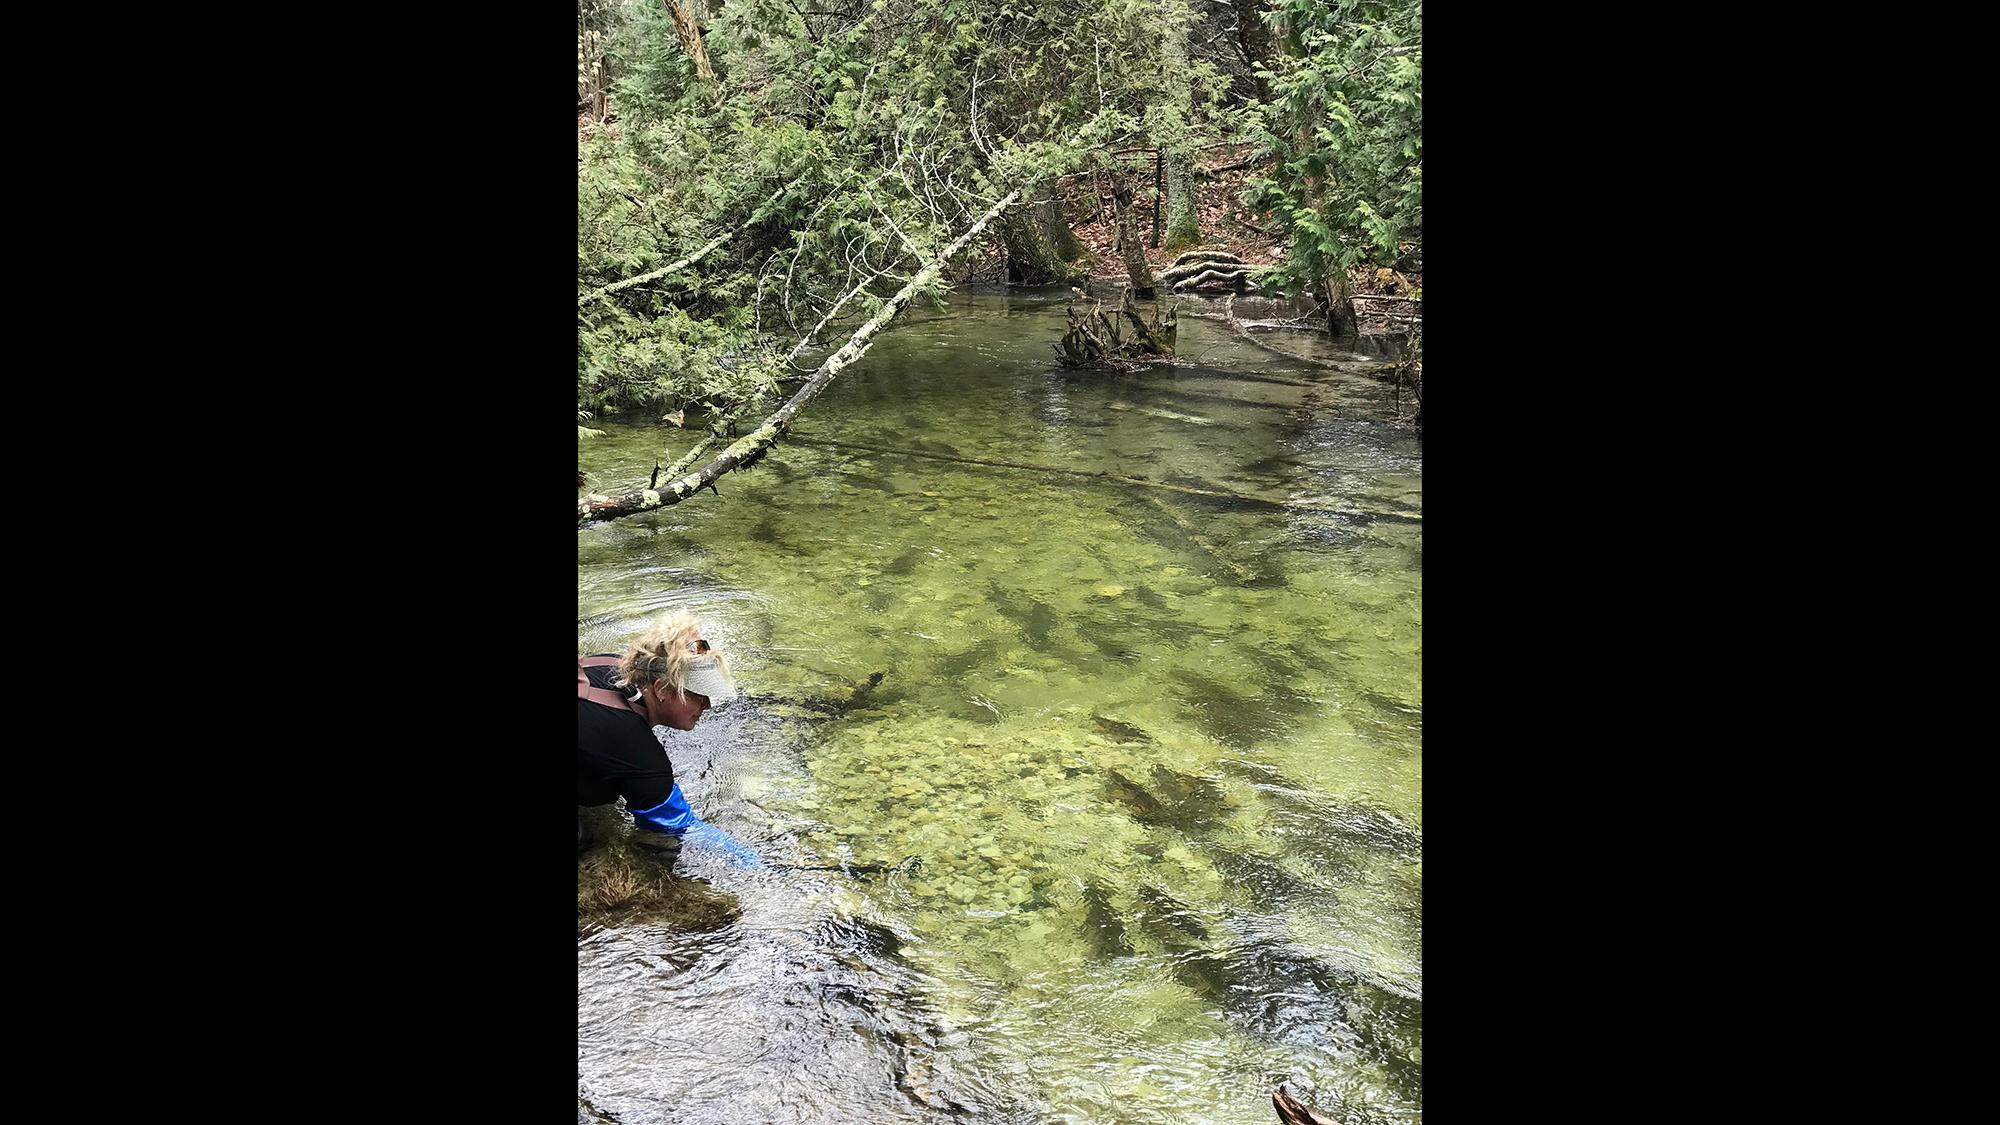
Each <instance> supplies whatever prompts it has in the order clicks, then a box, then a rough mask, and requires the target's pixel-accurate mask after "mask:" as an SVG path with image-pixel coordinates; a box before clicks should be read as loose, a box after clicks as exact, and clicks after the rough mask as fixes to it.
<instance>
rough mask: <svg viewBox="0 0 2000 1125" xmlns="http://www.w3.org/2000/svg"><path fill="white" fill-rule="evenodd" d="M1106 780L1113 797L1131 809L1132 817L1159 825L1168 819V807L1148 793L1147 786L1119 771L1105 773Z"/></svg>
mask: <svg viewBox="0 0 2000 1125" xmlns="http://www.w3.org/2000/svg"><path fill="white" fill-rule="evenodd" d="M1105 780H1106V781H1108V782H1109V783H1110V785H1111V795H1112V797H1113V798H1115V799H1116V800H1118V801H1119V802H1120V803H1122V804H1124V805H1125V807H1127V808H1129V809H1131V810H1132V815H1133V816H1134V817H1135V818H1136V819H1138V820H1139V821H1141V822H1142V823H1147V824H1157V823H1160V822H1161V821H1164V820H1165V819H1166V815H1167V807H1166V806H1165V805H1163V804H1161V803H1160V801H1159V798H1157V797H1155V796H1153V795H1152V794H1151V793H1148V792H1147V791H1146V788H1145V786H1143V785H1140V784H1139V783H1138V782H1136V781H1133V780H1132V779H1131V778H1129V777H1126V776H1125V775H1124V774H1122V773H1119V772H1118V771H1117V770H1107V771H1105Z"/></svg>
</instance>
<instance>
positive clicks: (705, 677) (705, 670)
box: [682, 656, 736, 707]
mask: <svg viewBox="0 0 2000 1125" xmlns="http://www.w3.org/2000/svg"><path fill="white" fill-rule="evenodd" d="M682 688H683V690H685V691H691V692H693V693H695V694H696V695H705V696H707V697H708V703H709V706H711V707H720V706H722V705H723V704H725V703H727V702H729V701H730V700H732V699H735V698H736V687H735V685H733V684H731V683H730V682H729V681H728V680H727V679H725V678H724V677H723V675H722V662H721V661H719V660H717V659H716V658H715V657H713V656H703V657H697V658H695V661H694V663H692V664H691V665H689V666H688V676H687V683H686V684H684V685H682Z"/></svg>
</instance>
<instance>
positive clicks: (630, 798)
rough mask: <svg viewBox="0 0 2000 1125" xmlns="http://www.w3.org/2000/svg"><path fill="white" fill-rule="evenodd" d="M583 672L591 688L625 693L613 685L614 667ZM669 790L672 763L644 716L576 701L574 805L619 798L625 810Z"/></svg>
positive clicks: (663, 797) (651, 803) (654, 799)
mask: <svg viewBox="0 0 2000 1125" xmlns="http://www.w3.org/2000/svg"><path fill="white" fill-rule="evenodd" d="M606 655H609V654H606ZM583 674H584V675H585V676H588V677H589V678H590V683H591V686H592V687H600V688H604V689H605V690H607V691H614V692H618V693H619V694H621V695H622V694H625V692H624V690H623V689H621V688H618V687H615V686H613V685H612V682H611V681H612V679H613V678H614V677H616V676H617V675H618V669H616V668H610V667H602V666H600V667H595V668H585V669H584V670H583ZM635 706H643V705H640V704H635ZM673 788H674V766H673V763H672V762H670V761H668V760H667V750H666V747H664V746H662V745H660V740H659V739H658V738H655V737H654V736H653V728H652V725H651V724H650V723H648V722H647V721H646V720H645V718H644V717H643V716H641V715H637V714H634V713H633V712H631V711H626V710H623V709H621V708H617V707H607V706H605V705H604V704H602V703H592V702H591V701H590V700H588V699H578V700H577V701H576V803H577V804H579V805H608V804H610V803H611V802H613V801H616V800H617V799H618V798H620V797H623V798H625V807H626V808H629V809H650V808H652V807H653V806H655V805H657V804H659V803H660V802H662V801H664V800H666V799H667V794H669V793H671V792H672V791H673Z"/></svg>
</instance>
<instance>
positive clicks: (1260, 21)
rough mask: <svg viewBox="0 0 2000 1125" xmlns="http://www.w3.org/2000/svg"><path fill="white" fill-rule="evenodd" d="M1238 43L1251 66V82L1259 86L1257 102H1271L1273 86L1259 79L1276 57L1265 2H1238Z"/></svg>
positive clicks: (1245, 0)
mask: <svg viewBox="0 0 2000 1125" xmlns="http://www.w3.org/2000/svg"><path fill="white" fill-rule="evenodd" d="M1236 41H1237V43H1238V44H1239V45H1240V46H1241V47H1242V48H1243V59H1244V61H1245V62H1248V63H1249V64H1250V81H1252V82H1254V83H1256V84H1257V100H1258V101H1263V102H1268V101H1270V100H1271V85H1270V83H1268V82H1266V81H1264V80H1263V79H1262V78H1259V77H1257V71H1259V70H1268V69H1270V66H1271V60H1272V59H1273V58H1274V57H1276V56H1275V54H1274V52H1273V50H1272V46H1273V44H1272V36H1271V25H1270V24H1268V23H1265V22H1264V0H1236Z"/></svg>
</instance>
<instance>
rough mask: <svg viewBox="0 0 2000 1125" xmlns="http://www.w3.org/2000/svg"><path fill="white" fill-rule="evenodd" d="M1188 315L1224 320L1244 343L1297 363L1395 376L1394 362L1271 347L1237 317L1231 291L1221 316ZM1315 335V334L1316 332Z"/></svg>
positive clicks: (1371, 376) (1358, 373)
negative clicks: (1342, 360)
mask: <svg viewBox="0 0 2000 1125" xmlns="http://www.w3.org/2000/svg"><path fill="white" fill-rule="evenodd" d="M1188 315H1190V316H1198V317H1201V318H1202V319H1204V320H1220V321H1224V322H1225V323H1227V324H1228V325H1229V327H1230V328H1231V329H1232V330H1233V331H1235V333H1236V334H1237V335H1238V336H1240V337H1242V338H1243V340H1244V341H1245V342H1246V343H1248V344H1250V345H1251V346H1252V347H1258V348H1262V349H1264V350H1265V351H1267V352H1270V353H1271V354H1272V355H1281V356H1284V357H1285V358H1286V359H1289V360H1295V361H1297V362H1299V363H1309V364H1311V365H1313V366H1314V367H1324V368H1326V369H1327V370H1329V371H1342V372H1346V373H1348V374H1351V375H1366V376H1368V377H1369V378H1371V379H1393V378H1395V370H1396V365H1395V364H1394V363H1340V362H1337V361H1334V360H1330V359H1314V358H1313V357H1312V356H1306V355H1298V354H1295V353H1293V352H1288V351H1286V350H1285V349H1283V348H1276V347H1272V346H1271V345H1270V344H1267V343H1265V342H1264V341H1262V340H1259V339H1258V338H1257V337H1256V334H1254V333H1252V332H1251V331H1250V329H1249V327H1248V326H1247V325H1245V324H1244V323H1243V321H1242V320H1241V319H1240V318H1239V317H1237V315H1236V295H1235V294H1233V293H1232V294H1230V296H1229V299H1228V300H1227V301H1224V302H1223V304H1222V315H1221V316H1216V315H1215V314H1214V313H1190V314H1188ZM1315 335H1317V333H1316V332H1315ZM1311 385H1313V386H1318V385H1319V384H1317V383H1315V384H1311Z"/></svg>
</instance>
